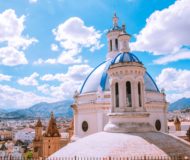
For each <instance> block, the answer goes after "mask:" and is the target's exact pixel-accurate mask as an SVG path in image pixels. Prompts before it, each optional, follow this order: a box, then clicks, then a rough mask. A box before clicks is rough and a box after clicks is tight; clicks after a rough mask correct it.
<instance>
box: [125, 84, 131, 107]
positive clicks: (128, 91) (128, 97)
mask: <svg viewBox="0 0 190 160" xmlns="http://www.w3.org/2000/svg"><path fill="white" fill-rule="evenodd" d="M126 104H127V107H132V101H131V82H129V81H127V82H126Z"/></svg>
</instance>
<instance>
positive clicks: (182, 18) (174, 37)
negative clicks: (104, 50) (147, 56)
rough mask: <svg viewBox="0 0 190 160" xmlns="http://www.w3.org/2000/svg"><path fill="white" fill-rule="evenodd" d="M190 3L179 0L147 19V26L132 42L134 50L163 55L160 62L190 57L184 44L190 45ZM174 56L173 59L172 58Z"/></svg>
mask: <svg viewBox="0 0 190 160" xmlns="http://www.w3.org/2000/svg"><path fill="white" fill-rule="evenodd" d="M188 17H190V5H189V0H178V1H176V2H175V3H174V4H173V5H171V6H169V7H168V8H166V9H163V10H161V11H155V12H154V13H152V14H151V16H150V17H149V18H148V19H147V20H146V26H145V27H144V28H143V29H142V30H141V31H140V33H139V34H138V35H136V42H133V43H131V48H132V50H138V51H148V52H151V53H153V55H161V56H162V57H161V58H160V59H158V60H156V61H155V63H158V64H166V63H168V62H172V61H177V60H180V59H186V58H188V59H189V58H190V54H189V53H187V52H186V53H184V51H183V49H182V50H181V48H182V47H183V45H187V46H190V40H189V28H190V19H189V18H188ZM171 57H172V60H171V59H170V58H171Z"/></svg>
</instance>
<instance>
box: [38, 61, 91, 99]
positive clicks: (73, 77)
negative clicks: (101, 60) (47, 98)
mask: <svg viewBox="0 0 190 160" xmlns="http://www.w3.org/2000/svg"><path fill="white" fill-rule="evenodd" d="M91 71H92V68H91V67H90V66H89V65H87V64H83V65H74V66H71V67H69V68H68V71H67V73H65V74H63V73H57V74H46V75H44V76H42V77H41V78H40V79H41V80H42V81H55V80H57V81H59V82H61V84H60V85H58V86H50V85H47V84H45V85H42V86H38V88H37V89H38V90H39V91H41V92H42V93H44V94H47V95H51V96H52V97H57V98H59V99H64V98H71V97H72V96H73V94H74V92H75V90H77V89H79V87H80V86H81V84H82V82H83V81H84V79H85V78H86V77H87V75H88V74H89V73H90V72H91Z"/></svg>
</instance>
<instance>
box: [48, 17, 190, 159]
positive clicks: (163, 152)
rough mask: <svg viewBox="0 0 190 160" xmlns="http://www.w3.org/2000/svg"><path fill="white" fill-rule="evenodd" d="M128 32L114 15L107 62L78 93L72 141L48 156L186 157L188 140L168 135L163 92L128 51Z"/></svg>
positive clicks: (97, 68) (98, 67)
mask: <svg viewBox="0 0 190 160" xmlns="http://www.w3.org/2000/svg"><path fill="white" fill-rule="evenodd" d="M130 37H131V36H130V34H128V33H127V32H126V27H125V25H122V27H120V26H119V24H118V17H117V15H116V14H114V16H113V27H112V28H111V29H109V30H108V32H107V41H108V53H107V56H106V60H104V62H103V63H101V64H100V65H98V66H97V67H96V68H95V69H94V70H93V71H92V72H91V73H90V74H89V76H88V77H87V78H86V80H85V81H84V83H83V85H82V87H81V90H80V91H79V92H76V93H75V95H74V97H75V103H74V104H73V105H72V108H73V110H74V135H73V137H72V140H73V142H72V143H70V144H68V145H67V146H65V147H63V148H62V149H60V150H59V151H57V152H56V153H54V154H53V155H51V156H50V159H51V158H65V157H73V156H75V157H82V158H86V157H110V156H113V157H144V156H147V155H148V156H151V157H158V156H168V155H169V154H181V155H182V156H190V152H189V150H190V144H189V143H187V142H185V141H184V140H182V139H179V138H177V137H175V136H172V135H169V134H168V126H167V118H166V114H167V106H168V103H167V102H166V99H165V93H164V92H163V91H161V92H160V91H159V89H158V87H157V85H156V83H155V82H154V80H153V79H152V77H151V76H150V75H149V73H148V72H147V70H146V68H145V67H144V65H143V63H142V62H141V61H140V60H139V59H138V58H137V57H136V56H135V54H134V53H131V52H130V48H129V40H130Z"/></svg>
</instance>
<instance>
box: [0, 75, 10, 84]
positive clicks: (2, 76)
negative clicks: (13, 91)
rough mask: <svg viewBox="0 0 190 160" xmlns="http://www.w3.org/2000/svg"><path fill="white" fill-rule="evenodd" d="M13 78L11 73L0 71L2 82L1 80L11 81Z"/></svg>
mask: <svg viewBox="0 0 190 160" xmlns="http://www.w3.org/2000/svg"><path fill="white" fill-rule="evenodd" d="M11 78H12V76H10V75H6V74H1V73H0V82H1V81H10V80H11Z"/></svg>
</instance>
